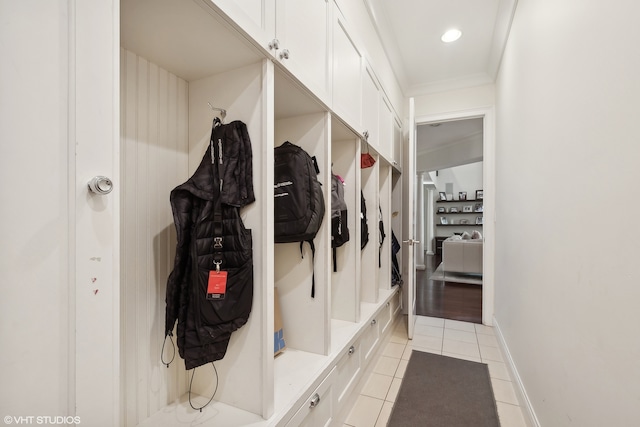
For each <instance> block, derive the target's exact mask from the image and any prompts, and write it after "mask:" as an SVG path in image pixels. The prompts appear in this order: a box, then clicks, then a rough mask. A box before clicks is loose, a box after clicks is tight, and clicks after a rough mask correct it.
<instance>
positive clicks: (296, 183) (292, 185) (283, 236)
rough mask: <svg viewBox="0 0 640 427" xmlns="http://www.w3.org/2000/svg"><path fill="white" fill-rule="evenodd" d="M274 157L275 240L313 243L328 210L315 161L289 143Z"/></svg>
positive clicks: (276, 149) (275, 153) (281, 147)
mask: <svg viewBox="0 0 640 427" xmlns="http://www.w3.org/2000/svg"><path fill="white" fill-rule="evenodd" d="M274 157H275V169H274V190H273V193H274V194H273V195H274V216H275V224H274V230H273V235H274V240H275V242H276V243H288V242H312V241H313V238H314V237H315V236H316V234H317V233H318V230H319V229H320V225H321V224H322V219H323V217H324V211H325V207H324V196H323V195H322V185H321V184H320V182H319V181H318V178H317V175H318V173H319V169H318V165H317V164H316V162H315V158H312V157H311V156H309V154H308V153H307V152H306V151H304V150H303V149H302V148H301V147H298V146H297V145H294V144H292V143H290V142H289V141H286V142H285V143H283V144H282V145H281V146H279V147H276V148H275V151H274Z"/></svg>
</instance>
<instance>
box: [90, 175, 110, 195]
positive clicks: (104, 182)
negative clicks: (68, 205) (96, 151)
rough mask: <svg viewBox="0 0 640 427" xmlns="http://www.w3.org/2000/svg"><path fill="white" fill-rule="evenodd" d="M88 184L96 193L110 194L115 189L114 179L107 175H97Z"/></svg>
mask: <svg viewBox="0 0 640 427" xmlns="http://www.w3.org/2000/svg"><path fill="white" fill-rule="evenodd" d="M88 185H89V190H91V191H92V192H94V193H96V194H109V193H111V190H113V181H111V180H110V179H109V178H107V177H106V176H95V177H93V179H92V180H91V181H89V183H88Z"/></svg>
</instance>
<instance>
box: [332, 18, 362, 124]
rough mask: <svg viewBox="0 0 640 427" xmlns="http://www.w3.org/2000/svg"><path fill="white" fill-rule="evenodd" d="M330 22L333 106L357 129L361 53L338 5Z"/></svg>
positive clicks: (359, 113)
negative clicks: (331, 31)
mask: <svg viewBox="0 0 640 427" xmlns="http://www.w3.org/2000/svg"><path fill="white" fill-rule="evenodd" d="M334 17H335V18H334V22H333V93H332V95H333V110H334V111H335V112H336V114H337V115H338V116H339V117H340V118H341V119H342V120H344V121H345V122H347V123H348V124H349V125H350V126H351V127H353V128H354V129H361V125H362V124H361V112H362V110H361V106H362V99H361V98H362V96H361V92H362V54H361V53H360V50H359V49H358V45H357V44H356V43H355V41H354V39H353V34H352V33H350V32H349V31H348V28H347V25H346V22H345V20H344V18H343V17H342V14H341V13H340V11H339V9H338V7H337V6H336V7H335V9H334Z"/></svg>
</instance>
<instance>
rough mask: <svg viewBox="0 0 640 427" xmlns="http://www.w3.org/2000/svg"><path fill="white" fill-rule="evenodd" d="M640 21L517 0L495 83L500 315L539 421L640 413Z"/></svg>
mask: <svg viewBox="0 0 640 427" xmlns="http://www.w3.org/2000/svg"><path fill="white" fill-rule="evenodd" d="M638 16H640V3H638V2H635V1H628V0H612V1H609V2H584V1H580V0H567V1H563V2H557V1H554V0H535V1H534V0H520V1H519V2H518V7H517V11H516V14H515V20H514V22H513V27H512V30H511V34H510V37H509V41H508V45H507V48H506V52H505V56H504V58H503V62H502V65H501V69H500V72H499V77H498V80H497V84H496V89H497V93H496V99H497V102H496V104H497V107H496V108H497V118H496V122H497V150H496V152H497V162H496V167H497V171H496V181H497V193H496V263H495V266H496V290H495V295H496V304H495V307H496V320H497V323H498V325H499V327H500V330H501V332H502V334H503V335H504V338H505V341H506V343H507V345H508V348H509V351H510V354H511V356H512V358H513V361H514V363H515V365H516V368H517V370H518V373H519V376H520V378H521V380H522V383H523V384H524V387H525V390H526V393H527V396H528V399H529V401H530V403H531V405H532V407H533V409H534V411H535V414H536V416H537V419H538V421H539V425H541V426H554V427H562V426H570V425H571V426H574V425H575V426H586V427H588V426H593V427H596V426H605V425H608V426H631V425H637V423H638V420H640V405H639V402H640V339H638V336H639V332H638V325H640V310H638V307H639V304H640V285H639V284H640V269H638V260H639V259H640V245H638V242H637V239H636V238H635V225H634V216H635V213H636V212H638V210H639V209H640V197H638V196H640V192H639V191H638V182H639V179H638V178H639V175H638V172H637V171H638V161H639V159H640V144H639V143H638V141H639V140H640V128H639V127H638V125H637V123H638V118H637V117H638V99H640V79H639V78H638V76H640V55H638V46H637V43H638V40H640V27H638V25H637V17H638Z"/></svg>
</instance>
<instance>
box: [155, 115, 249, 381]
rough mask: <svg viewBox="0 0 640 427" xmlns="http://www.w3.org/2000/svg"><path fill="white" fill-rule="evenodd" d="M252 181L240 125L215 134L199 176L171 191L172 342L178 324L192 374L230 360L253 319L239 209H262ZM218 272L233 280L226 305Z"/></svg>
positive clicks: (246, 244) (168, 298) (245, 136)
mask: <svg viewBox="0 0 640 427" xmlns="http://www.w3.org/2000/svg"><path fill="white" fill-rule="evenodd" d="M221 177H222V183H221ZM252 177H253V174H252V154H251V141H250V139H249V134H248V132H247V128H246V125H245V124H244V123H242V122H240V121H235V122H232V123H229V124H226V125H219V126H216V127H214V128H213V130H212V133H211V143H210V144H209V148H208V149H207V152H206V153H205V155H204V157H203V159H202V161H201V163H200V165H199V166H198V168H197V170H196V171H195V173H194V174H193V176H191V178H189V179H188V180H187V181H186V182H185V183H184V184H182V185H179V186H178V187H176V188H175V189H174V190H173V191H171V195H170V201H171V208H172V211H173V218H174V222H175V226H176V233H177V247H176V256H175V262H174V268H173V271H172V272H171V274H170V275H169V279H168V281H167V294H166V304H167V306H166V318H165V336H167V335H171V334H172V331H173V327H174V325H175V322H176V320H177V321H178V327H177V343H178V350H179V353H180V356H181V357H182V358H183V359H184V361H185V366H186V369H192V368H196V367H198V366H201V365H203V364H206V363H209V362H213V361H216V360H220V359H222V358H223V357H224V355H225V353H226V350H227V346H228V344H229V339H230V337H231V333H232V332H233V331H235V330H236V329H238V328H240V327H241V326H242V325H244V324H245V323H246V322H247V320H248V318H249V313H250V312H251V306H252V300H253V259H252V238H251V230H248V229H246V228H245V227H244V224H243V222H242V219H241V218H240V213H239V209H240V207H242V206H246V205H248V204H249V203H252V202H253V201H255V195H254V192H253V181H252V179H253V178H252ZM220 238H221V239H220ZM216 264H218V265H219V267H220V270H222V271H226V272H227V274H228V278H227V282H226V292H225V294H224V298H223V299H210V298H208V295H207V294H208V281H209V274H210V272H211V271H215V270H216ZM209 296H210V295H209Z"/></svg>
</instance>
